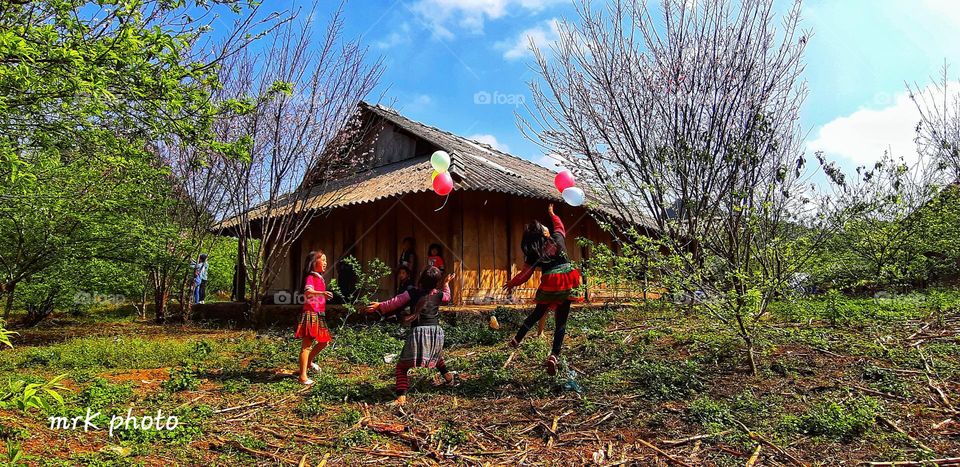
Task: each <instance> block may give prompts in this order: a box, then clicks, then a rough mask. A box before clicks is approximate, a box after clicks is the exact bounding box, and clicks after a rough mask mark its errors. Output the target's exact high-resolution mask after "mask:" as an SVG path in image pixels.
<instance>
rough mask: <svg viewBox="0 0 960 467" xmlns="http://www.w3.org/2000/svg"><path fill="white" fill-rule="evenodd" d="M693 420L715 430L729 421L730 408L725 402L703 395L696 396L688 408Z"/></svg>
mask: <svg viewBox="0 0 960 467" xmlns="http://www.w3.org/2000/svg"><path fill="white" fill-rule="evenodd" d="M687 411H688V413H689V417H690V419H691V420H692V421H694V422H696V423H699V424H701V425H703V426H705V427H707V428H710V429H711V430H713V431H720V430H718V429H717V428H718V427H723V426H725V425H726V424H727V423H728V422H729V417H730V409H729V408H727V406H726V405H724V404H723V403H721V402H719V401H716V400H713V399H711V398H710V397H707V396H703V397H698V398H696V399H695V400H694V401H693V402H691V403H690V406H689V407H688V408H687Z"/></svg>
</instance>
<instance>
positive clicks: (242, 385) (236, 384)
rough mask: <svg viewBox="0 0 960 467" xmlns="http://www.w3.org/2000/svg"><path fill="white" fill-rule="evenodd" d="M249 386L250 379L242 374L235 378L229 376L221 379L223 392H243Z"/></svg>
mask: <svg viewBox="0 0 960 467" xmlns="http://www.w3.org/2000/svg"><path fill="white" fill-rule="evenodd" d="M249 388H250V380H248V379H247V378H244V377H242V376H240V377H237V378H230V379H227V380H224V381H223V387H222V390H223V392H228V393H234V394H235V393H238V392H244V391H246V390H247V389H249Z"/></svg>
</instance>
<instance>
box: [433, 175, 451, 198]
mask: <svg viewBox="0 0 960 467" xmlns="http://www.w3.org/2000/svg"><path fill="white" fill-rule="evenodd" d="M433 191H434V192H435V193H436V194H438V195H440V196H446V195H449V194H450V192H451V191H453V178H451V177H450V172H443V173H442V174H439V175H437V176H436V177H435V178H434V179H433Z"/></svg>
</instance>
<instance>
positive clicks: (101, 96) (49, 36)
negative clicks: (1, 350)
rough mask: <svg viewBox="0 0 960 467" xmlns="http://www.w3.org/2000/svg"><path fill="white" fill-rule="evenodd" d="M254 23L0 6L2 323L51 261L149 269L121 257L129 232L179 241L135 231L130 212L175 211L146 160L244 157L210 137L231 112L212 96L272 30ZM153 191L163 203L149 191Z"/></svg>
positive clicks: (179, 8) (156, 10)
mask: <svg viewBox="0 0 960 467" xmlns="http://www.w3.org/2000/svg"><path fill="white" fill-rule="evenodd" d="M258 11H259V7H258V5H257V4H256V3H255V2H251V1H243V0H215V1H212V2H208V1H202V0H198V1H190V0H175V1H167V0H144V1H127V0H115V1H111V0H106V1H103V0H98V1H92V0H91V1H85V0H45V1H21V2H3V3H2V4H0V179H3V180H4V181H5V183H4V184H3V186H2V187H0V200H2V204H0V236H3V237H4V238H5V239H11V241H9V242H7V241H5V242H3V244H2V245H0V294H3V295H5V297H4V298H5V299H6V300H5V311H4V313H5V315H8V314H9V310H10V307H11V304H12V303H13V300H14V294H15V291H16V288H17V285H18V284H20V283H22V282H23V281H26V280H29V279H30V278H33V277H36V276H38V275H41V274H43V273H44V272H45V271H49V270H50V268H52V267H54V266H56V265H57V263H58V261H62V260H65V259H67V258H71V259H73V260H77V259H78V258H79V259H81V260H82V259H83V258H90V257H100V258H107V257H114V258H116V259H118V260H123V261H131V260H135V258H136V257H137V256H136V255H138V254H139V255H140V256H149V253H143V252H140V253H138V250H137V249H135V248H121V247H119V245H120V244H121V243H122V242H123V241H128V240H131V239H133V238H134V236H133V235H131V234H132V233H135V232H140V233H142V234H144V235H143V236H141V237H140V238H141V239H148V238H153V237H152V236H151V235H153V234H156V233H158V232H156V230H161V231H163V233H167V234H168V235H167V236H161V238H168V239H169V238H171V237H175V236H177V235H181V234H182V229H178V228H175V229H173V230H172V231H171V230H169V229H167V230H165V229H164V228H162V227H161V228H157V227H156V226H158V225H161V224H165V223H166V221H163V220H158V219H157V218H150V219H146V218H144V219H141V221H142V222H143V223H142V225H141V226H140V228H139V229H138V228H137V226H136V225H134V224H135V222H134V220H135V219H136V217H137V216H136V213H137V212H147V213H155V212H164V207H165V205H167V204H169V203H168V201H169V200H170V199H182V197H181V198H178V197H177V195H176V191H175V190H172V188H173V187H175V186H176V185H177V180H179V181H180V182H182V181H183V180H184V179H185V178H182V177H181V178H179V179H177V178H174V179H172V180H171V175H173V176H176V175H179V174H177V173H176V171H175V170H174V169H172V168H171V167H170V165H169V164H167V163H166V161H165V160H163V159H162V153H161V152H160V151H156V150H154V149H156V148H158V147H162V146H163V145H165V144H172V145H176V146H179V147H189V148H191V150H192V151H195V152H197V153H200V154H202V155H203V157H206V156H207V155H209V154H219V155H223V156H225V157H236V156H237V154H239V153H242V148H245V147H246V143H245V141H246V139H245V138H243V137H242V135H239V136H237V137H236V138H234V139H229V140H228V139H223V138H219V137H218V135H217V133H216V132H215V131H214V129H213V123H214V122H215V121H216V119H217V118H219V117H221V116H222V115H223V114H224V113H225V112H226V113H229V112H235V111H242V110H243V105H242V104H241V103H238V102H236V101H233V100H229V99H227V100H216V99H213V98H212V92H213V91H215V90H216V89H219V88H220V82H219V74H218V73H219V66H220V63H221V62H222V60H223V59H225V58H226V57H229V56H231V55H233V54H235V53H236V52H237V51H238V50H241V49H242V48H243V47H245V46H246V45H247V44H249V43H250V42H252V41H254V40H256V39H257V38H258V37H259V36H260V35H261V34H263V33H266V32H269V31H270V30H271V29H272V28H274V27H275V26H276V25H277V24H279V23H281V22H282V21H283V20H282V18H280V17H279V16H277V15H275V14H269V15H265V16H263V15H259V13H258ZM224 14H226V15H230V16H233V17H234V18H235V24H234V26H233V27H232V28H231V29H229V30H227V31H223V33H222V34H221V35H220V36H219V39H218V42H217V43H214V42H213V40H212V36H211V26H210V24H211V23H212V22H213V20H214V19H217V18H219V17H221V16H222V15H224ZM220 24H222V23H220ZM238 148H239V149H238ZM238 151H239V152H238ZM200 159H202V158H194V160H200ZM199 166H202V164H200V165H199ZM193 167H196V166H193ZM164 171H167V172H166V173H164ZM158 181H160V182H163V181H166V182H167V183H166V185H165V187H166V188H167V189H168V191H166V192H163V191H160V190H153V191H150V190H148V188H156V186H157V182H158ZM161 185H162V183H161ZM210 215H212V214H208V217H209V216H210ZM129 243H131V244H132V243H135V242H132V241H131V242H129ZM156 263H157V262H153V263H151V264H156ZM160 308H161V310H162V307H160ZM161 316H162V315H161Z"/></svg>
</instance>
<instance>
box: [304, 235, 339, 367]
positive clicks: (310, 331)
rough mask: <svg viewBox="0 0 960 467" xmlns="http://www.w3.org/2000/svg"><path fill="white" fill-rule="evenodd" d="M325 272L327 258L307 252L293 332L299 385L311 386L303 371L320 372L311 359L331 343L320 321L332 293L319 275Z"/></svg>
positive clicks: (320, 252) (324, 325)
mask: <svg viewBox="0 0 960 467" xmlns="http://www.w3.org/2000/svg"><path fill="white" fill-rule="evenodd" d="M326 269H327V255H325V254H324V253H323V252H322V251H311V252H310V254H308V255H307V259H306V261H304V267H303V276H304V279H303V281H304V286H303V298H304V300H303V311H301V312H300V322H299V324H298V325H297V332H296V337H297V339H301V345H300V383H301V384H304V385H311V384H313V380H312V379H310V378H309V377H307V368H308V367H309V368H310V369H312V370H314V371H316V370H319V369H320V366H319V365H317V363H316V362H314V360H315V359H316V358H317V354H319V353H320V351H321V350H323V349H324V347H326V346H327V344H328V343H329V342H330V341H331V340H332V338H331V337H330V330H329V329H328V328H327V322H326V321H325V320H324V316H325V315H326V310H327V300H328V299H330V298H332V297H333V292H330V291H327V284H326V282H325V281H324V280H323V272H324V271H325V270H326ZM314 342H316V344H314ZM311 346H312V348H311Z"/></svg>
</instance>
